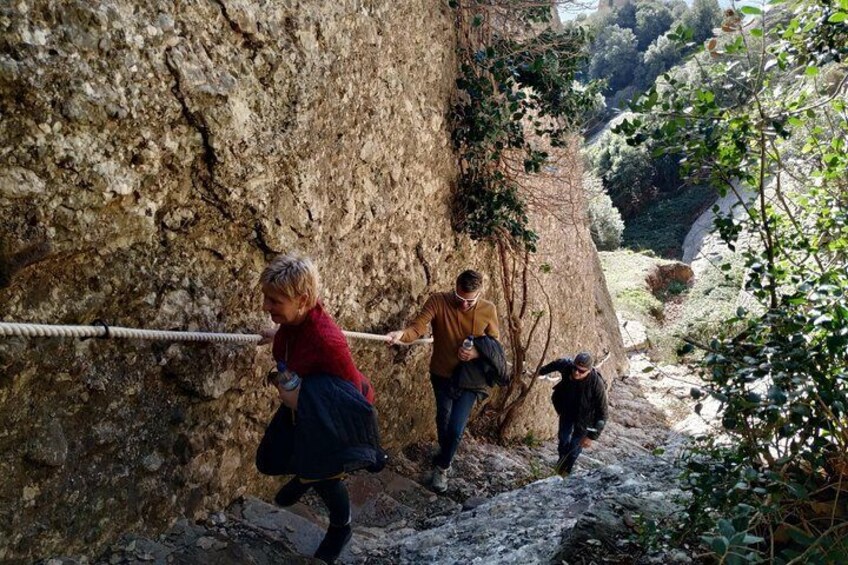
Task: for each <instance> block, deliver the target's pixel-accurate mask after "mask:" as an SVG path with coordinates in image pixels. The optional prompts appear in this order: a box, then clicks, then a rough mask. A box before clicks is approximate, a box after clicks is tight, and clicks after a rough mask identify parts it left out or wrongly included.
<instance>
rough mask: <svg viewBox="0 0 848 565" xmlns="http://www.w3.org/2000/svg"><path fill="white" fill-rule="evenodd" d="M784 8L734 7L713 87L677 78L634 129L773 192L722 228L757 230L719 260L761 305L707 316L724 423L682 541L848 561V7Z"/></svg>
mask: <svg viewBox="0 0 848 565" xmlns="http://www.w3.org/2000/svg"><path fill="white" fill-rule="evenodd" d="M770 8H771V11H770V12H768V13H766V14H764V10H763V9H762V8H758V7H754V6H747V7H743V8H742V9H741V12H742V14H744V15H748V16H750V19H749V20H748V21H744V20H743V19H742V18H741V17H739V16H738V15H737V14H735V13H732V12H731V13H729V14H727V18H726V19H725V20H724V22H723V24H722V29H723V30H724V32H725V33H724V34H723V36H722V37H720V38H719V39H717V40H715V41H713V40H711V41H709V42H708V43H707V52H706V54H705V55H704V56H699V57H697V58H696V60H697V61H698V62H699V64H700V69H699V70H700V73H701V74H703V75H706V80H704V81H689V80H680V78H679V76H678V77H675V76H673V74H671V73H668V74H666V75H665V76H664V77H663V82H662V83H660V84H658V85H657V86H655V87H654V88H652V89H651V90H650V91H649V92H647V93H646V94H645V95H644V96H643V97H642V98H640V99H639V100H638V101H637V102H635V103H634V104H633V105H632V110H633V111H634V112H636V113H637V115H636V116H635V117H633V118H632V119H629V120H625V121H624V122H623V123H622V124H621V125H620V126H619V131H620V132H621V133H623V134H625V135H627V136H628V139H629V141H630V142H631V143H634V144H640V143H646V142H648V143H652V144H653V147H654V150H655V151H656V150H660V149H661V150H663V151H665V152H666V154H683V155H686V156H687V160H686V162H685V164H684V165H685V171H686V172H688V173H689V174H695V175H697V177H698V179H699V180H700V181H701V182H705V183H709V184H710V185H711V186H713V187H714V188H715V189H716V190H717V191H719V193H720V194H726V193H728V192H731V191H736V190H737V187H741V188H743V189H745V190H748V191H751V192H753V193H755V194H756V195H757V198H756V199H755V200H754V201H753V202H751V203H749V205H748V209H747V210H748V214H747V215H746V216H743V218H742V219H737V218H732V217H723V218H719V219H718V220H717V222H716V225H717V227H718V230H719V233H720V235H721V236H722V238H723V239H724V240H725V241H726V242H727V244H728V245H729V246H730V248H731V250H733V249H735V248H736V247H737V246H738V244H739V235H740V234H742V233H746V234H750V237H751V238H753V241H752V242H751V243H750V244H746V245H745V246H744V249H737V254H736V255H735V259H734V260H732V261H727V262H726V263H723V264H722V265H719V266H718V267H717V269H718V270H721V271H723V272H726V273H729V274H730V275H731V279H733V278H735V277H738V276H739V275H740V274H741V273H742V272H744V273H745V274H744V288H745V292H746V296H747V297H748V299H749V300H750V301H751V307H748V308H743V307H738V308H737V309H736V312H735V313H734V314H733V315H732V316H729V317H726V314H724V315H721V313H718V314H716V313H713V312H711V315H713V314H715V315H714V316H712V317H711V318H710V319H707V320H703V319H701V320H694V319H693V323H695V325H697V326H698V327H704V323H705V322H706V325H707V327H709V326H711V325H712V326H713V330H712V331H711V332H710V333H709V334H708V335H709V337H702V338H701V339H697V337H696V338H695V339H692V340H691V342H690V344H691V345H690V349H691V347H692V346H694V347H697V348H698V349H700V350H701V351H702V352H703V353H704V357H703V360H702V367H703V371H704V378H705V382H706V385H705V389H706V393H707V394H709V395H711V396H712V397H713V398H714V399H717V400H718V401H719V402H720V403H721V407H720V414H721V422H722V427H723V430H722V435H720V436H718V435H712V436H708V437H705V438H703V439H702V440H701V441H700V442H699V443H698V445H697V447H696V448H695V449H694V450H693V451H692V452H691V453H690V454H689V455H688V457H687V459H686V466H687V471H686V476H685V479H686V487H687V488H688V490H689V492H690V494H691V498H690V499H689V508H688V515H689V517H690V522H688V523H686V524H680V525H679V527H678V529H677V532H676V536H677V540H678V541H677V542H676V543H684V541H688V542H689V543H692V542H698V541H700V542H701V543H702V544H703V545H704V547H705V548H706V550H707V551H708V552H709V553H711V554H712V555H713V557H714V558H715V559H716V561H718V562H720V563H728V564H737V563H754V562H768V563H777V564H790V563H792V564H796V563H798V564H800V563H838V562H843V561H844V559H845V557H846V556H848V511H846V506H845V500H846V496H848V494H846V484H848V175H846V172H848V147H846V145H848V105H846V86H848V69H846V65H845V61H846V56H848V25H846V22H848V1H846V0H838V1H833V2H831V1H818V0H798V1H794V2H789V1H781V0H777V1H774V2H771V3H770ZM728 288H731V287H728ZM695 290H696V289H692V291H690V292H691V293H692V294H694V293H695ZM705 290H706V289H705ZM715 292H716V289H713V290H711V291H710V295H711V294H713V293H715ZM706 298H707V295H706V294H704V295H701V296H700V297H699V296H696V297H694V300H696V301H697V300H699V299H706ZM709 299H710V303H712V297H711V296H710V297H709ZM696 305H697V304H692V306H696ZM693 327H694V326H693ZM691 329H692V328H690V327H688V326H687V327H685V328H684V330H686V331H691ZM705 335H707V334H705ZM698 396H700V394H699V395H698ZM699 407H700V405H698V406H696V410H698V409H699Z"/></svg>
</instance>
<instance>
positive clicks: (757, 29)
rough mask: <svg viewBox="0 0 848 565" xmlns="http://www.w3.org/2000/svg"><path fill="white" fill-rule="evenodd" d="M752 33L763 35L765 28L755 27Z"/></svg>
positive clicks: (756, 35)
mask: <svg viewBox="0 0 848 565" xmlns="http://www.w3.org/2000/svg"><path fill="white" fill-rule="evenodd" d="M751 35H753V36H754V37H762V36H763V30H762V29H761V28H758V27H755V28H754V29H752V30H751Z"/></svg>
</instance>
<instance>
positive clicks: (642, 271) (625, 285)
mask: <svg viewBox="0 0 848 565" xmlns="http://www.w3.org/2000/svg"><path fill="white" fill-rule="evenodd" d="M599 256H600V259H601V266H602V267H603V270H604V276H605V277H606V280H607V289H609V292H610V296H611V297H612V301H613V305H614V306H615V310H616V312H619V313H620V314H623V315H624V317H625V318H627V319H630V320H638V321H639V322H642V323H643V324H645V326H646V327H648V328H656V327H657V326H658V321H659V319H661V318H662V315H663V304H662V302H660V300H659V299H658V298H657V297H656V296H654V295H653V293H652V292H651V289H649V288H648V285H647V283H646V282H645V279H646V278H647V276H648V273H650V272H651V270H652V269H653V268H654V267H655V266H656V265H660V264H663V263H668V261H665V260H663V259H658V258H656V257H651V256H649V255H646V254H643V253H636V252H633V251H628V250H624V249H621V250H618V251H615V252H611V253H599Z"/></svg>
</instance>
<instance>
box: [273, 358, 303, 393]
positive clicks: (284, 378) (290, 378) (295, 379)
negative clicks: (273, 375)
mask: <svg viewBox="0 0 848 565" xmlns="http://www.w3.org/2000/svg"><path fill="white" fill-rule="evenodd" d="M277 384H278V385H279V386H281V387H283V390H285V391H289V392H291V391H293V390H294V389H296V388H297V387H299V386H300V376H299V375H298V374H297V373H295V372H294V371H292V370H291V369H289V368H288V366H287V365H286V362H285V361H277Z"/></svg>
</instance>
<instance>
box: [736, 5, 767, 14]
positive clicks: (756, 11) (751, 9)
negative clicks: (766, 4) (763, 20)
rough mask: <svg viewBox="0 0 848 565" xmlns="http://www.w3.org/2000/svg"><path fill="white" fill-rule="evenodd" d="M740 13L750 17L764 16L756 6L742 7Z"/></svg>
mask: <svg viewBox="0 0 848 565" xmlns="http://www.w3.org/2000/svg"><path fill="white" fill-rule="evenodd" d="M739 11H740V12H742V13H743V14H747V15H749V16H761V15H763V11H762V10H760V9H759V8H757V7H756V6H742V7H741V8H739Z"/></svg>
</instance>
